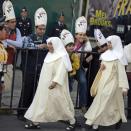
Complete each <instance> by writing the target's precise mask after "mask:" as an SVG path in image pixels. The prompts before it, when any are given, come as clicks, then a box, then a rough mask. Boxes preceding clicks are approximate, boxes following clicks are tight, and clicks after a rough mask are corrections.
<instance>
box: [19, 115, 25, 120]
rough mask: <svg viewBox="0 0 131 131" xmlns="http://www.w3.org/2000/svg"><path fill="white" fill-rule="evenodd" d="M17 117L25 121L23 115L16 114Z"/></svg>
mask: <svg viewBox="0 0 131 131" xmlns="http://www.w3.org/2000/svg"><path fill="white" fill-rule="evenodd" d="M17 119H18V120H20V121H26V119H25V118H24V116H23V115H19V116H17Z"/></svg>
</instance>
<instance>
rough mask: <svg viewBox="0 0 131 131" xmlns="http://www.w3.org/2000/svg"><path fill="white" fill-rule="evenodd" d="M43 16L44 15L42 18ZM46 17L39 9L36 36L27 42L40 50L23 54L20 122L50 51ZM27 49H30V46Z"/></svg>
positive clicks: (30, 37) (36, 19)
mask: <svg viewBox="0 0 131 131" xmlns="http://www.w3.org/2000/svg"><path fill="white" fill-rule="evenodd" d="M41 14H43V16H42V17H41ZM46 15H47V13H46V12H45V10H44V9H43V8H39V9H38V10H37V11H36V13H35V34H31V35H30V36H29V38H28V42H27V44H30V43H32V45H33V46H32V47H35V48H38V49H37V50H36V49H30V50H25V51H24V52H22V53H23V54H22V72H23V82H22V83H23V86H22V91H21V97H20V101H19V105H18V108H19V109H18V110H17V113H18V114H17V117H18V119H20V120H24V117H23V116H24V114H25V111H26V109H27V108H28V107H29V106H30V104H31V102H32V100H33V97H34V94H35V91H36V88H37V82H38V79H39V74H40V71H41V67H42V64H43V62H44V58H45V56H46V54H47V52H48V50H47V49H46V40H47V38H48V37H47V36H46V35H45V29H46V23H47V16H46ZM39 16H40V17H39ZM26 47H28V45H27V46H26ZM32 47H31V48H32ZM22 108H23V109H22Z"/></svg>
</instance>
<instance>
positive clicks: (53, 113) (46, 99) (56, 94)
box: [24, 58, 75, 122]
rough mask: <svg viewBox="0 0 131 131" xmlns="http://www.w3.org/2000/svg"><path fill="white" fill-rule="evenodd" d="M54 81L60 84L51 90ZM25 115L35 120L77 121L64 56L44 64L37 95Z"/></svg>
mask: <svg viewBox="0 0 131 131" xmlns="http://www.w3.org/2000/svg"><path fill="white" fill-rule="evenodd" d="M52 81H53V82H56V83H58V84H57V86H56V87H55V88H54V89H51V90H50V89H49V86H50V85H51V83H52ZM24 117H25V118H27V119H28V120H31V121H33V122H56V121H58V120H69V121H72V122H73V121H75V120H74V107H73V103H72V100H71V97H70V93H69V87H68V72H67V70H66V67H65V64H64V62H63V59H62V58H59V59H57V60H56V61H53V62H50V63H44V64H43V67H42V70H41V74H40V79H39V84H38V87H37V91H36V94H35V97H34V99H33V102H32V104H31V106H30V107H29V109H28V110H27V112H26V113H25V116H24Z"/></svg>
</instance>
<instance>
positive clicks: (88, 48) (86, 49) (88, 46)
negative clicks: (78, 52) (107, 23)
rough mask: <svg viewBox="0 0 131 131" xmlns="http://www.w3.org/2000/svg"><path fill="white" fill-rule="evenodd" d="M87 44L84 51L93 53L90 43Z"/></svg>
mask: <svg viewBox="0 0 131 131" xmlns="http://www.w3.org/2000/svg"><path fill="white" fill-rule="evenodd" d="M85 44H86V45H85V49H84V51H92V47H91V43H90V41H87V42H86V43H85Z"/></svg>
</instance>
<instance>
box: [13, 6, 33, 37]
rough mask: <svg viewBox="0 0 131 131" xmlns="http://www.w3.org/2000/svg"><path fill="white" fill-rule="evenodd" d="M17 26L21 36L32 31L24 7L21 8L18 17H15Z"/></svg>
mask: <svg viewBox="0 0 131 131" xmlns="http://www.w3.org/2000/svg"><path fill="white" fill-rule="evenodd" d="M16 26H17V28H19V30H20V32H21V35H22V36H29V35H30V34H31V33H32V22H31V19H30V18H29V17H28V10H27V9H26V7H23V8H22V9H21V13H20V17H19V18H17V25H16Z"/></svg>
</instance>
